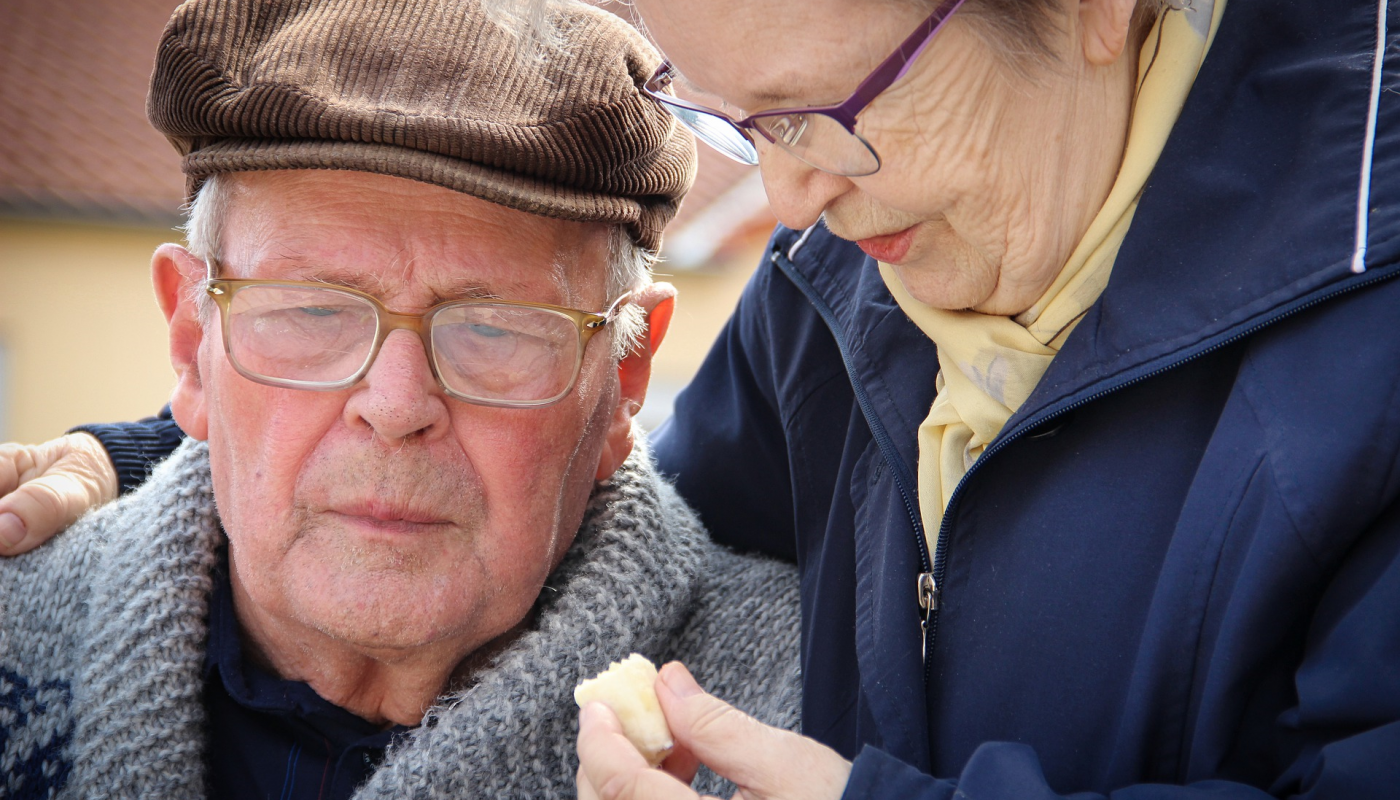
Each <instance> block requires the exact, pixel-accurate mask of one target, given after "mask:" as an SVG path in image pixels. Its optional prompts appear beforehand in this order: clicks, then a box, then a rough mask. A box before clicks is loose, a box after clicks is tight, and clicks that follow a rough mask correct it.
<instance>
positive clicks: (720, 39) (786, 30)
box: [635, 0, 930, 111]
mask: <svg viewBox="0 0 1400 800" xmlns="http://www.w3.org/2000/svg"><path fill="white" fill-rule="evenodd" d="M635 6H636V8H637V11H638V13H639V14H640V16H641V18H642V21H643V23H644V25H645V27H646V31H647V33H648V35H650V36H651V37H652V38H653V39H654V40H655V41H656V43H657V45H658V46H659V47H660V48H661V51H662V52H663V53H665V55H666V57H667V59H669V60H670V61H671V63H672V64H673V65H674V66H675V67H676V69H677V71H678V72H679V74H680V75H681V77H682V83H683V87H684V88H687V89H692V90H694V91H695V92H697V93H699V94H703V95H705V96H708V97H711V98H715V99H718V100H723V101H724V102H725V103H726V104H728V105H730V106H732V107H734V108H741V109H743V110H745V111H757V110H762V109H765V108H777V107H785V106H794V105H808V104H818V103H826V102H838V101H840V100H843V99H845V97H846V96H847V95H849V94H850V93H851V92H852V91H854V90H855V88H856V86H857V85H859V83H860V81H861V80H862V79H863V78H864V77H865V76H866V75H867V74H868V73H869V71H870V70H871V69H873V68H874V67H875V66H876V65H877V64H879V63H880V61H881V60H883V59H884V58H885V57H886V56H888V55H889V54H890V52H891V51H892V50H893V48H894V47H895V46H896V45H898V44H899V42H900V41H901V40H902V39H903V38H904V37H905V36H907V35H908V34H909V32H910V31H911V30H913V29H914V27H915V26H916V25H918V23H919V21H920V20H921V19H923V18H924V17H925V16H927V15H928V13H929V10H930V9H929V8H926V7H925V5H924V4H922V3H920V2H915V0H810V1H808V0H706V2H703V3H695V2H689V0H635Z"/></svg>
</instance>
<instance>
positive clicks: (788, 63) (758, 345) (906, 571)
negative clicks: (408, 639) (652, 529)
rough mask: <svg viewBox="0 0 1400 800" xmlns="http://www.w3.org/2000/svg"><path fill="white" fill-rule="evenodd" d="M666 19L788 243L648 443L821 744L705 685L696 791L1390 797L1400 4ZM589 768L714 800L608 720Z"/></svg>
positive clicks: (667, 34) (703, 125) (664, 689)
mask: <svg viewBox="0 0 1400 800" xmlns="http://www.w3.org/2000/svg"><path fill="white" fill-rule="evenodd" d="M634 1H635V4H636V7H637V10H638V11H639V12H640V14H641V16H642V18H643V20H644V21H645V23H646V28H647V30H648V31H649V32H650V33H651V35H652V36H653V37H654V39H655V41H656V42H657V43H658V44H659V45H660V47H661V49H662V51H663V52H664V53H665V54H666V56H667V57H668V58H669V59H670V66H669V68H666V67H663V69H662V71H661V72H659V73H658V74H657V75H656V76H655V77H654V78H653V80H652V85H651V88H652V89H653V90H656V91H659V90H660V89H661V87H664V86H666V85H667V84H673V85H681V86H683V87H684V88H686V89H689V90H691V93H690V94H686V93H685V92H683V93H682V94H683V95H684V96H686V97H687V98H688V99H687V100H684V101H681V100H677V99H674V98H671V97H667V96H661V97H659V98H658V99H659V100H660V102H662V103H664V104H666V105H667V106H668V107H670V108H671V109H672V111H673V112H674V113H675V115H676V117H677V118H678V119H680V120H681V121H682V122H685V123H686V124H688V125H689V126H691V127H692V129H694V130H695V131H696V132H697V133H698V134H699V135H700V137H701V138H702V139H703V140H705V141H708V142H710V143H711V144H713V145H715V146H717V147H719V148H721V149H723V150H725V151H726V152H728V153H731V154H732V155H735V156H736V157H739V158H741V159H748V160H750V161H755V162H757V164H758V165H759V167H760V168H761V169H762V171H763V179H764V183H765V185H766V186H767V189H768V196H769V199H770V200H771V202H772V206H773V208H774V209H775V211H776V212H777V214H778V217H779V219H780V220H781V221H782V223H783V225H784V226H785V229H780V230H779V231H778V233H777V234H776V235H775V236H774V238H773V241H772V243H771V247H770V249H769V257H768V258H767V260H766V261H765V263H764V265H763V266H762V268H761V269H760V271H759V273H758V274H757V276H756V277H755V278H754V280H753V282H752V283H751V284H750V286H749V288H748V290H747V292H746V294H745V296H744V298H743V300H742V302H741V305H740V307H739V309H738V312H737V314H736V316H735V317H734V319H733V320H732V321H731V323H730V324H729V326H728V328H727V329H726V330H725V332H724V334H723V335H722V336H721V338H720V341H719V342H718V344H717V345H716V347H715V350H714V351H713V352H712V354H711V356H710V358H709V360H708V362H707V363H706V365H705V366H704V368H703V369H702V371H701V373H700V375H699V377H698V378H697V379H696V380H695V382H694V383H693V384H692V385H691V386H690V388H689V389H688V390H687V391H686V392H685V393H684V394H683V395H682V396H681V398H680V400H679V401H678V404H677V410H676V415H675V418H674V420H673V421H672V422H671V423H670V425H669V426H668V427H666V428H664V429H663V430H661V431H659V432H658V434H657V436H656V439H655V441H656V450H657V453H658V457H659V459H660V462H661V465H662V467H663V469H665V470H666V471H668V472H670V473H672V474H674V475H676V477H677V481H678V487H679V488H680V490H681V493H682V494H683V495H684V496H685V497H686V498H687V499H688V500H690V501H691V502H692V503H693V504H694V505H695V506H696V507H697V508H698V509H699V510H700V513H701V515H702V517H703V518H704V519H705V521H706V522H707V524H708V525H709V527H710V529H711V530H712V532H713V533H714V535H715V536H716V537H718V538H720V539H722V540H724V541H727V542H728V543H730V544H732V545H735V546H738V547H746V548H757V549H762V550H766V551H769V552H772V553H778V554H781V555H785V556H787V557H789V558H793V559H795V560H796V561H797V563H798V564H799V565H800V567H801V570H802V576H803V602H804V607H803V617H804V628H803V635H804V663H803V668H804V686H805V692H804V695H805V697H804V707H803V728H804V730H805V731H806V733H807V734H808V736H810V737H812V739H814V740H816V741H815V742H814V741H812V740H809V739H801V738H799V737H796V736H791V735H785V734H779V733H777V732H774V731H770V730H766V729H763V728H762V727H761V726H758V725H756V724H754V723H751V722H749V721H747V720H744V719H743V718H742V716H741V715H738V714H734V713H729V711H728V709H727V708H726V707H725V706H723V705H722V704H720V703H719V701H717V700H715V699H713V698H710V697H708V696H707V695H705V694H703V693H699V689H698V687H697V686H696V685H695V684H694V682H693V681H691V680H689V678H688V676H687V675H686V674H685V672H684V671H683V670H681V669H679V668H677V667H675V666H672V667H668V668H667V669H666V670H665V671H664V672H663V680H662V681H661V682H659V689H658V691H659V692H660V696H661V700H662V703H663V707H664V709H665V711H666V713H667V716H668V718H669V719H670V720H671V725H672V729H673V732H674V734H675V736H676V738H677V739H678V740H679V741H680V742H681V743H682V744H683V745H685V746H686V747H687V748H688V749H689V751H690V753H691V754H692V755H694V756H696V757H698V759H699V760H700V761H702V762H703V763H705V764H707V765H709V766H710V767H712V768H713V769H715V770H716V771H718V772H719V773H721V774H724V775H727V776H729V777H731V778H733V779H734V780H735V781H736V782H737V783H738V784H739V785H740V786H742V787H744V790H745V791H744V796H745V797H791V798H804V799H805V800H813V799H814V798H836V797H839V796H844V797H847V798H865V797H871V798H877V797H878V798H896V797H897V798H906V797H916V796H917V797H930V798H933V797H938V798H944V797H954V796H956V797H968V798H977V799H978V800H1003V799H1005V800H1010V799H1011V798H1018V799H1019V798H1048V797H1054V796H1058V795H1059V794H1069V793H1076V794H1075V795H1074V796H1075V797H1086V796H1102V795H1109V796H1111V797H1113V798H1122V799H1123V800H1127V799H1128V798H1133V800H1137V799H1138V798H1183V800H1184V798H1205V797H1211V798H1227V797H1228V798H1259V797H1266V796H1270V795H1272V796H1277V797H1294V796H1299V797H1309V798H1322V797H1329V798H1348V799H1349V800H1354V799H1355V798H1361V797H1395V796H1397V795H1398V794H1400V788H1397V786H1400V767H1397V764H1400V670H1397V669H1396V664H1400V613H1397V609H1400V557H1397V551H1400V502H1397V496H1398V495H1400V477H1397V476H1398V475H1400V470H1397V467H1400V458H1398V457H1397V454H1400V414H1398V413H1397V408H1400V404H1397V386H1398V385H1400V384H1397V379H1398V378H1397V376H1400V324H1397V312H1396V309H1397V308H1400V282H1396V281H1394V280H1390V279H1391V278H1392V277H1394V276H1395V275H1396V271H1397V269H1400V264H1397V263H1396V262H1397V256H1400V204H1398V203H1397V200H1400V93H1398V92H1400V85H1397V67H1400V53H1398V52H1386V49H1385V46H1386V44H1387V43H1388V42H1389V43H1390V44H1391V49H1392V50H1394V49H1397V48H1396V45H1395V43H1394V41H1393V40H1394V37H1395V36H1396V31H1395V30H1394V28H1393V27H1392V28H1389V29H1388V28H1387V27H1386V25H1387V20H1386V10H1387V9H1386V3H1385V2H1384V0H1382V2H1379V3H1378V2H1377V1H1376V0H1345V1H1344V2H1329V3H1325V4H1324V3H1301V2H1300V3H1292V2H1280V0H1229V2H1228V6H1227V3H1226V0H1214V2H1212V1H1211V0H1175V2H1169V3H1162V4H1157V3H1145V2H1140V1H1139V2H1135V0H966V2H961V1H960V0H945V1H944V2H913V1H910V0H902V1H892V2H886V1H885V0H860V1H859V2H857V0H704V1H703V2H701V1H700V0H634ZM1387 90H1388V91H1387ZM819 220H821V221H823V222H824V223H825V224H824V225H819V224H818V222H819ZM818 742H820V743H823V744H818ZM579 751H580V756H581V760H582V769H581V771H580V786H579V788H580V795H581V796H582V797H585V798H592V797H596V796H602V797H605V798H613V797H649V798H652V797H658V798H659V797H687V796H693V794H691V793H689V790H688V789H686V788H685V787H683V786H681V785H680V784H679V783H677V782H675V781H673V780H671V779H670V778H669V777H668V776H666V775H665V774H664V773H660V772H657V771H655V770H644V769H642V766H643V765H641V764H640V763H639V761H638V758H637V756H636V755H635V753H632V752H630V748H628V747H627V746H626V745H625V743H624V742H623V741H622V740H620V738H619V737H618V736H617V735H616V733H615V729H614V728H613V727H612V721H611V719H610V717H609V715H608V714H607V712H606V711H605V710H601V709H598V708H590V709H587V710H586V712H585V714H584V716H583V719H582V735H581V739H580V745H579ZM672 771H673V772H675V773H677V774H679V775H681V776H682V777H685V775H686V771H685V770H684V769H682V768H680V767H679V766H677V767H676V768H675V769H673V770H672ZM843 792H844V795H843ZM1079 793H1083V794H1079Z"/></svg>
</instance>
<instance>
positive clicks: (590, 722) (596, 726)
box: [578, 662, 851, 800]
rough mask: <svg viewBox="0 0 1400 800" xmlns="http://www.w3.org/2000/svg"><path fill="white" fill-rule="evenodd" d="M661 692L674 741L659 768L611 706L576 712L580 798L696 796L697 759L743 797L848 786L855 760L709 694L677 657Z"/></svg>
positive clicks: (792, 798) (815, 797)
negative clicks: (635, 743) (634, 742)
mask: <svg viewBox="0 0 1400 800" xmlns="http://www.w3.org/2000/svg"><path fill="white" fill-rule="evenodd" d="M656 697H657V699H658V700H660V701H661V710H662V711H664V712H665V713H666V721H667V723H668V724H669V725H670V726H671V735H672V736H674V737H675V739H676V751H675V752H674V753H672V755H671V756H670V757H669V758H668V759H666V762H665V763H664V764H663V765H662V769H651V768H649V767H648V766H647V762H646V759H644V758H642V754H641V753H639V752H637V749H636V748H635V747H633V746H632V744H631V743H630V742H628V741H627V737H626V736H623V734H622V726H621V725H620V724H619V723H618V721H617V717H616V715H614V714H613V713H612V711H611V710H609V709H608V707H607V706H604V705H603V704H601V703H590V704H588V705H587V706H586V707H584V708H583V710H582V711H581V712H580V713H579V737H578V760H579V770H578V796H579V800H643V799H644V798H645V799H646V800H652V799H653V798H655V800H671V798H676V800H698V798H699V795H697V794H696V793H695V792H694V791H692V790H691V788H690V786H689V782H690V780H691V779H692V778H693V777H694V776H695V771H696V769H697V765H698V764H699V763H703V764H705V765H706V766H708V767H709V768H710V769H712V770H714V771H715V772H716V773H718V774H719V775H722V776H723V777H725V778H728V779H729V780H731V781H733V782H734V783H735V785H737V786H738V787H739V791H738V793H737V794H735V795H734V796H735V797H736V798H743V800H838V798H840V797H841V794H842V792H843V791H844V790H845V788H846V779H847V778H848V777H849V776H850V774H851V764H850V762H848V761H846V760H845V759H843V758H842V757H841V756H840V755H838V754H837V753H836V751H835V750H832V749H831V748H829V747H827V746H826V745H823V744H820V743H818V742H816V741H813V740H812V739H808V738H806V737H804V736H799V735H797V734H795V733H791V732H789V731H785V730H781V729H779V728H772V727H769V726H767V725H764V724H762V723H760V722H758V721H757V720H755V719H753V718H752V717H750V716H748V715H746V714H744V713H743V712H741V711H739V710H738V709H735V708H734V707H733V706H731V705H729V704H728V703H725V702H723V701H721V700H719V699H718V698H716V697H713V696H711V695H709V694H706V693H705V692H704V690H702V689H701V688H700V686H699V684H697V683H696V682H695V679H694V678H693V677H691V675H690V672H689V670H687V669H686V668H685V667H684V666H682V665H681V664H679V663H676V662H672V663H670V664H667V665H666V666H664V667H662V668H661V675H660V677H658V678H657V681H656Z"/></svg>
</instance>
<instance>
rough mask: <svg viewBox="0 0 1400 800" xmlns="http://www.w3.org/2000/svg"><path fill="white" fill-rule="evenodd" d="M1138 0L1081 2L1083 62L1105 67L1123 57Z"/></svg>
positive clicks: (1080, 25) (1082, 0) (1089, 0)
mask: <svg viewBox="0 0 1400 800" xmlns="http://www.w3.org/2000/svg"><path fill="white" fill-rule="evenodd" d="M1136 8H1137V0H1079V30H1080V33H1081V34H1082V36H1083V47H1084V60H1086V61H1088V62H1089V63H1090V64H1093V65H1094V66H1096V67H1106V66H1108V65H1110V64H1112V63H1113V62H1115V61H1117V60H1118V57H1119V56H1121V55H1123V49H1124V48H1125V47H1127V45H1128V34H1129V33H1131V32H1132V27H1133V11H1134V10H1135V9H1136Z"/></svg>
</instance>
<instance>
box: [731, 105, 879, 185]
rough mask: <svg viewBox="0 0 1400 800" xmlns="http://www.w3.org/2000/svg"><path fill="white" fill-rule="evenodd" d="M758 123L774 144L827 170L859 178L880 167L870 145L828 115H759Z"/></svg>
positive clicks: (756, 121) (818, 167)
mask: <svg viewBox="0 0 1400 800" xmlns="http://www.w3.org/2000/svg"><path fill="white" fill-rule="evenodd" d="M754 125H755V126H756V127H757V128H758V129H759V130H760V131H761V132H762V133H763V135H764V136H766V137H768V139H769V140H771V141H772V142H773V143H774V144H776V145H778V146H779V147H781V148H783V149H784V150H786V151H788V152H789V153H792V154H793V155H794V156H796V157H798V158H800V159H802V160H803V161H805V162H806V163H808V164H810V165H812V166H814V167H816V168H817V169H819V170H822V171H824V172H830V173H834V174H836V175H845V176H847V177H859V176H861V175H870V174H873V173H875V172H877V171H878V170H879V169H880V159H879V158H878V157H876V155H875V151H874V149H872V148H871V147H870V144H869V143H867V142H866V141H865V139H863V138H861V137H860V136H859V135H857V134H854V133H851V132H850V131H848V130H846V127H845V126H844V125H842V124H841V123H839V122H837V121H836V120H835V119H832V118H831V117H828V116H827V115H825V114H778V115H775V116H771V117H757V118H755V119H754Z"/></svg>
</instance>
